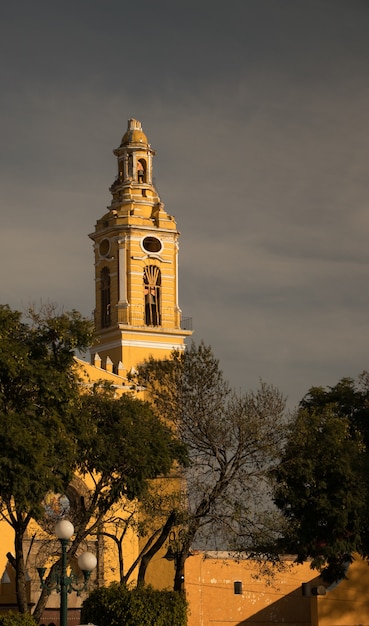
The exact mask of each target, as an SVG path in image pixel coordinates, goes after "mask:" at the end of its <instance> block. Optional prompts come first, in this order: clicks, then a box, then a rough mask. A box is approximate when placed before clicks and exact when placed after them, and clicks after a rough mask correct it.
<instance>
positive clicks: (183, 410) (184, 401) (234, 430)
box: [138, 343, 285, 589]
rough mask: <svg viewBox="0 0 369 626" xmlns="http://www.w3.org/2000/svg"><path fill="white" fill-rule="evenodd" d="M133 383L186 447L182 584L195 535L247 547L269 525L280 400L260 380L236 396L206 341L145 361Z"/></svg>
mask: <svg viewBox="0 0 369 626" xmlns="http://www.w3.org/2000/svg"><path fill="white" fill-rule="evenodd" d="M138 381H139V383H140V384H141V385H143V386H144V387H145V388H146V389H147V391H148V394H149V397H150V398H151V399H152V402H153V404H154V406H155V409H156V411H157V412H158V414H159V415H160V416H161V417H162V418H164V419H165V420H167V422H168V423H170V424H173V425H174V427H175V430H176V432H177V433H178V436H179V438H180V439H181V441H182V442H183V443H184V444H185V445H186V447H187V449H188V451H189V461H190V463H189V467H188V469H187V470H186V471H185V474H184V476H185V479H186V481H185V484H186V495H185V501H184V503H185V507H184V512H183V515H182V524H181V528H180V530H179V533H178V536H177V540H176V543H175V545H174V546H173V549H174V550H175V554H176V564H177V572H176V581H175V588H176V589H180V588H181V580H182V577H183V566H184V561H185V559H186V558H187V556H188V554H189V553H190V547H191V545H193V543H194V541H195V539H196V538H199V536H200V535H201V537H202V541H203V542H204V543H207V544H208V545H209V540H211V541H212V543H213V544H214V541H218V542H221V544H222V547H228V548H230V547H233V546H234V545H236V544H237V545H241V544H242V546H243V547H244V548H248V549H250V547H251V546H252V545H254V544H255V543H256V542H257V541H260V539H261V535H264V533H267V534H268V533H269V531H271V530H272V525H271V526H269V525H268V521H269V516H270V511H266V510H265V507H263V506H262V501H263V500H265V496H266V488H267V481H266V477H267V473H268V471H269V470H270V468H271V467H272V466H273V465H274V463H275V462H276V461H277V459H278V458H279V454H280V452H281V446H282V441H283V434H284V430H285V420H284V408H285V401H284V398H283V397H282V396H281V394H280V393H279V392H278V391H277V390H276V389H275V388H274V387H272V386H269V385H267V384H265V383H261V384H260V387H259V389H258V390H257V391H256V392H249V393H245V394H237V393H235V392H234V391H233V390H232V389H231V388H230V386H229V384H228V382H227V381H226V380H225V379H224V376H223V373H222V371H221V369H220V367H219V362H218V360H217V359H216V358H215V357H214V355H213V352H212V350H211V348H210V347H208V346H205V345H204V344H203V343H201V344H200V345H199V346H196V345H195V344H194V343H192V344H191V345H190V347H189V348H188V349H187V350H186V351H185V352H181V353H180V352H173V354H172V356H171V358H169V359H164V360H161V361H159V360H156V359H153V358H151V359H149V360H148V361H147V362H146V363H145V364H144V365H143V366H142V367H140V368H139V373H138ZM267 527H268V528H267ZM274 530H275V528H274ZM263 540H265V536H264V537H263ZM269 540H270V536H269Z"/></svg>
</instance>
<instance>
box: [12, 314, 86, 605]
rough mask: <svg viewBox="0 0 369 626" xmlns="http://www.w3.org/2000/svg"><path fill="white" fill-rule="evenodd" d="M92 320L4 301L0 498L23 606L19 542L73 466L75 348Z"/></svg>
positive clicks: (80, 344)
mask: <svg viewBox="0 0 369 626" xmlns="http://www.w3.org/2000/svg"><path fill="white" fill-rule="evenodd" d="M91 336H92V325H91V323H90V321H88V320H86V319H84V318H83V317H82V316H81V315H80V314H79V313H78V312H76V311H72V312H70V313H61V314H57V313H56V311H55V308H54V307H52V306H51V307H47V308H46V309H44V310H43V311H41V312H35V311H34V310H30V311H29V312H28V323H26V322H25V321H24V320H23V318H22V314H21V313H20V312H19V311H12V310H11V309H10V308H9V307H8V306H7V305H1V306H0V342H1V350H0V447H1V456H0V503H1V512H2V516H3V518H4V519H5V520H6V521H7V522H8V523H9V524H10V525H11V526H12V527H13V528H14V531H15V566H16V585H17V596H18V603H19V608H20V610H21V611H23V612H25V611H26V610H27V603H26V594H25V574H24V561H23V551H22V543H23V537H24V533H25V531H26V528H27V526H28V524H29V522H30V520H31V518H35V519H38V518H39V517H40V516H41V515H42V512H43V510H42V500H43V498H44V497H45V495H46V494H47V493H48V492H49V491H55V492H58V491H60V492H63V490H64V489H65V487H66V485H67V484H68V482H69V480H70V479H71V477H72V475H73V471H74V469H75V468H76V451H77V444H76V439H77V435H78V423H77V422H76V421H75V419H74V417H75V412H76V410H77V407H78V406H79V396H80V394H79V386H78V377H77V372H76V369H75V366H74V350H84V349H85V348H87V347H88V345H89V343H90V340H91Z"/></svg>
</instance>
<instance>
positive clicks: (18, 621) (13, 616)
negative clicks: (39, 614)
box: [0, 612, 36, 626]
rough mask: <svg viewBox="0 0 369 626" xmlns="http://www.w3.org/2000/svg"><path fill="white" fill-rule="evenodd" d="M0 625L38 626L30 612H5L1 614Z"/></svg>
mask: <svg viewBox="0 0 369 626" xmlns="http://www.w3.org/2000/svg"><path fill="white" fill-rule="evenodd" d="M0 626H36V622H35V620H34V619H33V617H32V616H31V615H30V614H29V613H12V612H9V613H5V614H4V615H0Z"/></svg>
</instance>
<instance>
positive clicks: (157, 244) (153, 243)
mask: <svg viewBox="0 0 369 626" xmlns="http://www.w3.org/2000/svg"><path fill="white" fill-rule="evenodd" d="M142 247H143V249H144V250H146V252H160V250H161V249H162V243H161V241H160V239H157V238H156V237H145V239H144V240H143V241H142Z"/></svg>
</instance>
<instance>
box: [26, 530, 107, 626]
mask: <svg viewBox="0 0 369 626" xmlns="http://www.w3.org/2000/svg"><path fill="white" fill-rule="evenodd" d="M73 533H74V527H73V524H72V523H71V522H69V521H68V520H65V519H63V520H60V521H59V522H58V523H57V524H56V526H55V535H56V536H57V538H58V539H59V540H60V543H61V549H62V555H61V567H60V570H59V571H58V572H55V573H54V574H52V575H51V576H50V577H49V579H48V580H44V575H45V572H46V568H45V567H38V568H37V571H38V575H39V577H40V581H41V587H42V588H45V589H46V591H47V593H49V594H50V593H51V592H52V591H53V590H55V591H56V592H57V593H60V626H67V615H68V593H71V592H72V591H76V592H77V596H79V595H81V592H82V591H85V590H86V589H87V582H88V580H89V578H90V575H91V572H92V570H93V569H95V567H96V563H97V560H96V557H95V555H94V554H92V552H83V553H82V554H81V555H80V556H79V557H78V567H79V568H80V570H81V571H82V572H83V577H84V581H83V586H82V587H76V586H74V583H75V581H76V577H75V576H74V575H73V574H71V575H70V576H69V575H68V574H67V547H68V544H69V540H70V538H71V537H72V535H73Z"/></svg>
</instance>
